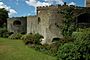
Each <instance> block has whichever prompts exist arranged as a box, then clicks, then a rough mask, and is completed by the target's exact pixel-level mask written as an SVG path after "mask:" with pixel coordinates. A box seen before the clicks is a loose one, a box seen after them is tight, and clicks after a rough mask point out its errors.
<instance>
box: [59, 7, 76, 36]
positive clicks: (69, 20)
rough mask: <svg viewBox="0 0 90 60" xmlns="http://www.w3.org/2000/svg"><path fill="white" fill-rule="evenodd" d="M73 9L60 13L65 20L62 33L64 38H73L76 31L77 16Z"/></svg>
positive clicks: (68, 8)
mask: <svg viewBox="0 0 90 60" xmlns="http://www.w3.org/2000/svg"><path fill="white" fill-rule="evenodd" d="M73 9H74V8H72V7H67V8H65V9H63V10H61V11H60V14H62V15H63V18H64V20H63V21H62V26H61V31H62V34H63V36H71V35H72V32H73V31H75V30H76V24H75V16H74V14H73Z"/></svg>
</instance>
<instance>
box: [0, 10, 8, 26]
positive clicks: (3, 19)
mask: <svg viewBox="0 0 90 60" xmlns="http://www.w3.org/2000/svg"><path fill="white" fill-rule="evenodd" d="M7 18H8V11H7V10H5V8H2V9H0V27H1V26H2V25H3V24H4V23H7Z"/></svg>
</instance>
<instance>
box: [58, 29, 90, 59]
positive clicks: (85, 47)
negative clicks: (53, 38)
mask: <svg viewBox="0 0 90 60" xmlns="http://www.w3.org/2000/svg"><path fill="white" fill-rule="evenodd" d="M73 37H74V39H75V40H74V42H69V43H65V44H63V45H62V46H60V47H59V49H58V53H57V54H58V55H57V57H58V60H90V32H87V31H84V32H82V31H81V32H74V33H73Z"/></svg>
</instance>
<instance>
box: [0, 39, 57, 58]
mask: <svg viewBox="0 0 90 60" xmlns="http://www.w3.org/2000/svg"><path fill="white" fill-rule="evenodd" d="M0 60H56V57H52V56H49V55H46V54H43V53H40V52H38V51H35V50H33V49H31V48H29V47H27V46H25V45H24V43H23V41H22V40H11V39H7V38H0Z"/></svg>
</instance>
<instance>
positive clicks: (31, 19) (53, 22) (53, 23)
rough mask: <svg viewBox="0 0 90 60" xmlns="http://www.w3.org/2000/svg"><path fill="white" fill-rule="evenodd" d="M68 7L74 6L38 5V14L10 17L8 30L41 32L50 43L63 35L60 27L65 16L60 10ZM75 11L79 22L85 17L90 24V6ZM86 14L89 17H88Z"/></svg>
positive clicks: (46, 41)
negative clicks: (18, 22) (15, 22)
mask: <svg viewBox="0 0 90 60" xmlns="http://www.w3.org/2000/svg"><path fill="white" fill-rule="evenodd" d="M67 7H73V6H67V5H63V6H60V5H56V6H46V7H37V15H36V16H28V17H26V18H9V19H8V20H7V24H8V25H7V27H8V30H9V31H10V32H27V34H28V33H39V34H41V35H42V36H43V37H44V40H45V41H44V42H45V43H48V44H49V43H51V41H52V40H53V39H54V38H62V37H63V36H62V34H61V30H60V27H61V25H62V21H63V19H64V18H63V16H62V14H60V12H59V11H62V10H63V9H65V8H67ZM73 13H74V15H75V16H76V23H77V24H80V22H78V21H79V20H83V19H85V20H87V18H88V20H89V21H87V22H89V24H90V18H89V17H90V8H76V7H74V10H73ZM82 15H83V16H82ZM86 15H87V16H88V17H86ZM83 17H85V18H83ZM82 18H83V19H82ZM17 20H18V21H20V22H21V25H16V26H15V25H14V24H13V23H14V21H17ZM84 22H86V21H84ZM82 23H83V22H82ZM89 26H90V25H89ZM13 27H14V28H13Z"/></svg>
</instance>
